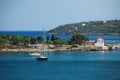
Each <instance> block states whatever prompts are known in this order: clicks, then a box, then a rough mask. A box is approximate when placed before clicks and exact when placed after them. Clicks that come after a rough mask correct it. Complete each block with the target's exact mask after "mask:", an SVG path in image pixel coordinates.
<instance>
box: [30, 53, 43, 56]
mask: <svg viewBox="0 0 120 80" xmlns="http://www.w3.org/2000/svg"><path fill="white" fill-rule="evenodd" d="M29 55H30V56H40V55H41V54H40V53H37V52H36V53H31V54H29Z"/></svg>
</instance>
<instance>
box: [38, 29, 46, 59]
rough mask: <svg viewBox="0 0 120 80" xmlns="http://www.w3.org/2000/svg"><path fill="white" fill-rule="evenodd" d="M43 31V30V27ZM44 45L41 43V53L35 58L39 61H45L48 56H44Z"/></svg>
mask: <svg viewBox="0 0 120 80" xmlns="http://www.w3.org/2000/svg"><path fill="white" fill-rule="evenodd" d="M43 31H44V28H43ZM45 38H46V37H45V31H44V45H45V42H46V40H45ZM44 45H43V50H42V53H41V54H40V56H38V57H37V58H36V59H37V60H39V61H47V60H48V57H46V56H45V48H44Z"/></svg>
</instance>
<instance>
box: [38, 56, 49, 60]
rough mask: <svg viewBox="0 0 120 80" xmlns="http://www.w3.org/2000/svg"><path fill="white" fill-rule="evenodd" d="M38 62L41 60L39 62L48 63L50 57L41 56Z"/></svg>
mask: <svg viewBox="0 0 120 80" xmlns="http://www.w3.org/2000/svg"><path fill="white" fill-rule="evenodd" d="M37 60H39V61H47V60H48V57H46V56H44V55H40V56H39V57H37Z"/></svg>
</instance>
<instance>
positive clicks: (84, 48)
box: [0, 44, 120, 52]
mask: <svg viewBox="0 0 120 80" xmlns="http://www.w3.org/2000/svg"><path fill="white" fill-rule="evenodd" d="M50 46H51V45H45V46H44V47H45V51H70V50H71V51H107V50H114V49H116V48H120V44H107V47H108V49H102V48H101V47H95V46H88V45H87V46H83V45H77V47H73V46H71V45H63V46H57V47H56V46H55V45H52V47H50ZM53 46H54V47H53ZM41 51H42V49H41V47H39V48H24V49H22V48H16V49H1V50H0V52H41Z"/></svg>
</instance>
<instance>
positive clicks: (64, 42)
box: [53, 38, 67, 45]
mask: <svg viewBox="0 0 120 80" xmlns="http://www.w3.org/2000/svg"><path fill="white" fill-rule="evenodd" d="M53 44H55V45H66V44H67V41H65V40H62V39H60V38H56V39H55V40H54V43H53Z"/></svg>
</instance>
